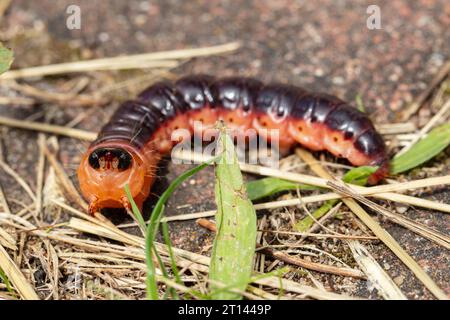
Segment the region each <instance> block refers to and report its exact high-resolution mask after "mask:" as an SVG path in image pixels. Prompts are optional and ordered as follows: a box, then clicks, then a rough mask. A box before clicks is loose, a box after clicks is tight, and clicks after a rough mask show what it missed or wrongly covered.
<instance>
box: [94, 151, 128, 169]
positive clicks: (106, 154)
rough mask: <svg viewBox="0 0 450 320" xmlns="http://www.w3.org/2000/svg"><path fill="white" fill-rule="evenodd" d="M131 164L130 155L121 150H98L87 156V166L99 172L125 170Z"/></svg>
mask: <svg viewBox="0 0 450 320" xmlns="http://www.w3.org/2000/svg"><path fill="white" fill-rule="evenodd" d="M131 162H132V157H131V155H130V154H129V153H128V152H127V151H126V150H124V149H121V148H98V149H95V150H94V151H92V152H91V154H90V155H89V165H90V166H91V167H92V168H94V169H100V170H111V169H113V170H119V171H122V170H126V169H128V168H129V167H130V165H131Z"/></svg>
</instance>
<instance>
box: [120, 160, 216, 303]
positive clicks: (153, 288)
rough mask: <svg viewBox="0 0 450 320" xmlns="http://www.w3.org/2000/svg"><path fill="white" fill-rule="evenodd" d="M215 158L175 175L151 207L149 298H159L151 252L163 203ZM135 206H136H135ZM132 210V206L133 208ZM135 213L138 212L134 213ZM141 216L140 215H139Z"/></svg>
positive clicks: (149, 228) (148, 270) (148, 245)
mask: <svg viewBox="0 0 450 320" xmlns="http://www.w3.org/2000/svg"><path fill="white" fill-rule="evenodd" d="M215 160H216V158H213V159H211V160H209V161H207V162H205V163H202V164H200V165H199V166H197V167H195V168H193V169H191V170H188V171H186V172H184V173H183V174H181V175H180V176H179V177H177V178H176V179H175V180H174V181H173V182H172V183H171V184H170V185H169V187H168V188H167V189H166V191H164V193H163V194H162V195H161V197H160V198H159V200H158V202H157V203H156V205H155V207H154V208H153V211H152V213H151V216H150V222H149V224H148V227H147V234H146V239H145V254H146V261H147V281H146V282H147V298H148V299H151V300H157V299H159V296H158V286H157V278H156V269H155V265H154V263H153V259H152V253H153V252H154V253H156V250H155V248H154V241H155V238H156V234H157V231H158V229H159V224H160V221H161V217H162V215H163V212H164V204H165V203H166V201H167V200H168V199H169V197H170V195H171V194H172V193H173V192H174V191H175V189H176V188H177V187H178V186H179V185H180V184H181V183H182V182H183V181H185V180H186V179H187V178H189V177H191V176H192V175H194V174H195V173H197V172H198V171H200V170H202V169H204V168H206V167H207V166H208V165H209V164H210V163H212V162H213V161H215ZM127 197H128V199H129V200H130V202H134V201H133V199H132V197H131V195H128V194H127ZM136 208H137V207H136ZM133 210H134V208H133ZM135 214H139V213H136V212H135ZM141 218H142V217H141Z"/></svg>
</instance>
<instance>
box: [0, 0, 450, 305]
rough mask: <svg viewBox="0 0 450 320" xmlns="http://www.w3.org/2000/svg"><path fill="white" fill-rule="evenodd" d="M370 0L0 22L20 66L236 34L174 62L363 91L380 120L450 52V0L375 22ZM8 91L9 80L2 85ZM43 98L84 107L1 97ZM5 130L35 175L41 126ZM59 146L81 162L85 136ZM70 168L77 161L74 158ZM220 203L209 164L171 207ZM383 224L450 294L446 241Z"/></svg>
mask: <svg viewBox="0 0 450 320" xmlns="http://www.w3.org/2000/svg"><path fill="white" fill-rule="evenodd" d="M373 3H374V2H373V1H370V2H365V1H333V0H321V1H288V0H285V1H269V0H267V1H256V0H255V1H203V2H202V1H174V0H168V1H135V0H131V1H100V0H89V1H77V0H70V1H58V2H56V1H50V0H42V1H39V2H37V1H21V0H18V1H14V3H13V4H12V5H11V8H9V10H8V11H7V12H6V14H5V16H4V17H3V19H2V20H1V22H0V27H1V28H2V29H1V30H3V31H4V33H3V37H4V38H6V40H9V41H8V43H9V44H10V46H12V47H13V48H14V50H15V52H16V60H15V65H14V66H15V67H23V66H31V65H40V64H48V63H56V62H60V61H67V60H69V59H70V60H76V59H80V58H94V57H106V56H115V55H118V54H132V53H142V52H150V51H160V50H171V49H180V48H186V47H199V46H208V45H213V44H219V43H225V42H229V41H235V40H239V41H241V43H242V48H241V49H240V50H239V51H237V52H236V53H234V54H231V55H225V56H221V57H209V58H202V59H195V60H193V61H190V62H189V63H187V64H185V65H183V66H182V67H181V68H178V69H176V71H175V73H176V74H177V75H182V74H187V73H191V72H195V73H200V72H205V73H210V74H214V75H217V76H225V75H237V74H239V75H248V76H256V77H258V78H260V79H263V80H266V81H275V80H277V81H283V82H289V83H292V84H296V85H301V86H304V87H306V88H308V89H311V90H315V91H324V92H328V93H332V94H335V95H337V96H340V97H342V98H344V99H346V100H348V101H354V100H355V97H356V96H357V95H358V94H359V95H361V97H362V99H363V101H364V103H365V105H366V107H367V110H368V112H369V113H370V114H371V117H372V119H373V120H374V122H376V123H387V122H394V121H395V120H396V119H397V118H398V114H399V112H400V111H401V110H403V109H404V108H405V107H406V106H407V105H408V104H409V103H411V102H412V101H413V99H414V98H415V97H417V95H418V94H420V92H422V91H423V90H424V89H425V88H426V87H427V85H428V84H429V82H430V81H431V80H432V78H433V75H434V74H436V73H437V72H438V70H439V69H440V68H441V67H442V66H443V64H444V63H445V62H446V61H447V60H448V59H449V57H450V33H449V32H448V29H449V27H450V3H449V2H448V1H445V0H441V1H433V0H423V1H398V0H392V1H377V3H376V4H377V5H379V7H380V8H381V24H382V29H380V30H369V29H368V28H367V27H366V19H367V14H366V8H367V6H368V5H370V4H373ZM69 4H78V5H79V6H80V7H81V10H82V26H81V30H72V31H71V30H68V29H67V28H66V27H65V19H66V17H67V15H66V14H65V10H66V7H67V6H68V5H69ZM30 29H35V30H38V31H37V33H38V34H39V35H36V39H40V40H39V41H27V38H26V37H25V39H24V38H23V37H20V36H17V35H18V34H20V33H21V32H23V31H24V30H30ZM5 30H7V32H6V31H5ZM42 34H45V35H46V36H45V37H43V36H42ZM74 48H75V49H74ZM45 49H47V50H48V51H45ZM43 52H44V53H46V52H48V53H49V54H42V53H43ZM0 93H5V92H4V91H2V89H0ZM116 105H117V104H114V103H113V104H112V105H111V107H108V108H106V110H99V111H96V112H95V113H94V115H93V116H92V117H89V119H87V120H85V121H83V122H82V123H81V124H80V125H79V126H78V127H79V128H82V129H87V130H96V129H97V128H98V127H99V125H101V124H103V123H104V122H105V121H106V120H107V118H106V117H107V115H108V114H110V113H111V111H112V110H113V109H114V107H115V106H116ZM41 107H44V108H47V109H46V110H47V111H48V110H51V112H52V113H51V114H47V116H46V117H47V118H46V120H47V121H51V122H53V123H56V124H64V123H67V122H68V121H69V120H70V119H72V118H73V117H74V116H75V115H76V114H77V112H79V111H80V110H78V109H70V110H67V109H61V108H51V107H48V106H45V105H44V106H41V105H37V106H33V107H25V106H14V107H0V112H1V113H2V114H4V115H8V116H15V117H21V118H23V117H24V116H26V115H32V114H35V113H36V112H37V111H39V110H40V108H41ZM434 112H435V111H434V110H432V109H430V108H423V109H422V110H421V111H420V113H419V115H418V116H415V117H414V118H412V121H414V122H415V123H416V124H417V125H419V126H420V125H423V124H424V123H426V121H427V119H429V117H430V115H431V114H433V113H434ZM3 130H4V133H5V134H4V135H3V144H4V147H5V155H6V159H7V161H8V162H9V163H10V164H11V166H12V167H13V168H14V169H15V170H17V172H18V173H19V174H21V175H22V176H25V177H28V178H29V179H28V180H29V182H30V184H31V185H34V184H35V182H34V181H35V179H34V176H35V171H34V170H35V161H36V160H35V159H36V153H37V146H36V142H35V141H36V135H35V133H32V132H25V131H21V130H12V129H3ZM18 142H19V143H18ZM60 146H61V157H62V160H63V162H65V163H66V164H69V163H72V164H73V165H75V164H76V159H77V157H76V156H74V155H77V154H79V149H80V148H81V149H82V148H84V147H85V145H83V144H80V143H78V142H77V143H74V141H73V140H71V139H67V138H62V139H60ZM447 154H448V150H447ZM440 161H441V162H442V163H444V165H441V166H439V168H440V169H439V170H440V171H441V172H431V173H423V174H422V176H421V175H420V174H419V176H420V177H423V176H432V175H438V174H439V175H442V174H448V173H450V169H449V168H450V166H449V165H448V159H447V157H446V156H445V155H444V157H442V159H440ZM445 162H446V163H445ZM430 166H432V165H430ZM185 169H186V166H175V165H172V164H169V165H168V166H166V168H164V169H162V172H161V174H165V176H164V177H163V178H161V179H159V180H158V183H157V185H156V186H155V189H154V191H155V193H156V194H158V193H159V192H161V190H163V189H164V188H165V187H166V186H167V185H168V182H169V181H171V180H172V179H173V178H174V177H175V176H177V175H178V174H179V173H181V172H183V170H185ZM68 170H69V171H70V170H71V172H72V173H74V169H73V168H71V169H70V168H69V169H68ZM164 171H167V172H164ZM0 182H1V183H2V185H3V186H10V188H8V189H7V190H6V193H7V196H8V197H16V198H17V197H18V198H19V199H20V198H21V196H20V192H21V191H20V188H19V187H18V186H17V185H16V183H15V182H14V180H12V179H11V178H9V177H8V176H4V175H2V176H0ZM421 197H424V198H428V199H433V200H440V201H443V202H445V203H449V202H450V189H448V187H442V188H439V189H437V190H432V191H430V190H426V191H424V192H423V193H422V194H421ZM150 203H151V201H150ZM212 208H214V194H213V171H212V170H209V169H208V170H206V171H204V172H202V173H201V174H199V175H197V176H196V177H195V179H192V180H189V181H188V182H187V183H186V184H185V185H183V186H182V188H180V189H178V190H177V191H176V192H175V194H174V196H173V197H172V198H171V200H170V202H169V204H168V207H167V214H168V215H173V214H180V213H182V212H197V211H203V210H205V209H212ZM405 214H406V215H407V216H408V217H410V218H413V219H415V220H416V221H420V222H422V223H425V224H426V225H428V226H430V227H433V228H436V229H438V230H440V231H441V232H445V233H448V230H449V226H450V225H449V219H448V216H445V215H443V214H440V213H437V212H432V211H425V210H412V209H410V210H408V211H407V212H406V213H405ZM382 225H383V227H385V228H386V229H387V230H388V231H389V232H390V233H391V234H392V235H393V236H394V237H395V238H396V239H397V241H398V242H399V243H400V244H402V246H403V247H404V248H405V249H406V250H407V251H408V253H410V254H411V255H412V256H413V257H414V258H415V259H416V260H417V261H418V262H419V264H420V265H421V266H422V267H423V268H424V269H425V270H426V271H427V272H428V273H429V274H430V276H431V277H432V278H433V279H434V280H435V281H436V282H437V284H438V285H439V286H440V287H441V288H443V289H444V291H445V292H446V293H447V294H450V272H449V270H448V266H449V256H448V251H445V249H443V248H441V247H438V246H437V245H435V244H433V243H431V242H429V241H427V240H424V239H422V238H420V237H418V236H416V235H414V234H412V233H410V232H407V231H405V229H403V228H402V227H399V226H396V225H393V224H391V223H388V222H385V221H382ZM171 234H172V238H173V242H174V245H175V246H179V247H183V248H186V249H189V250H192V251H196V252H199V251H201V250H202V249H203V248H205V247H207V246H208V245H210V244H211V242H212V238H211V235H210V232H209V231H205V230H204V229H202V228H200V227H198V226H196V225H195V223H194V222H183V223H181V222H180V223H174V224H172V225H171ZM370 251H371V252H372V253H373V254H374V256H375V257H376V258H377V260H378V261H379V262H380V264H381V265H382V266H383V267H384V268H385V269H386V270H387V272H388V274H389V275H390V276H391V277H392V278H394V279H395V281H396V282H397V283H398V284H399V285H400V287H401V289H402V291H403V292H404V293H405V294H406V295H407V296H408V297H409V298H414V299H430V298H432V295H431V294H430V293H429V292H428V291H427V290H426V289H424V288H423V286H422V285H421V284H420V283H419V282H418V281H417V280H416V279H415V277H414V276H413V275H412V274H411V273H410V272H409V271H408V269H407V268H406V267H404V266H403V265H402V263H401V262H399V260H398V259H397V258H396V257H395V256H394V255H393V254H392V253H391V252H390V251H389V250H388V249H387V248H386V247H385V246H384V245H382V244H376V243H375V244H373V245H371V246H370ZM314 274H315V273H314ZM315 275H317V276H319V275H318V274H315ZM337 278H339V277H337V276H326V277H322V278H320V279H321V280H322V281H323V283H324V284H325V285H326V287H331V288H335V287H334V286H335V283H336V282H338V283H339V286H340V288H341V289H339V290H340V291H345V288H344V289H342V288H343V287H345V286H346V285H347V286H349V287H351V286H356V287H355V288H356V289H354V290H351V292H352V293H355V294H358V295H360V296H366V297H370V298H377V295H376V293H374V292H373V291H372V290H370V286H367V284H366V283H365V282H363V281H353V280H345V281H341V280H337ZM352 281H353V282H352ZM335 289H336V288H335ZM339 290H338V291H339Z"/></svg>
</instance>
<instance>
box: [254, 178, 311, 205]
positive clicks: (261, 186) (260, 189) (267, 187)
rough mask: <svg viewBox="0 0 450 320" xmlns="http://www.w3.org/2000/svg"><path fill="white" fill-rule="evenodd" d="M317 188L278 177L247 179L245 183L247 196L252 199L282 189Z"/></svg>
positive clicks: (272, 193)
mask: <svg viewBox="0 0 450 320" xmlns="http://www.w3.org/2000/svg"><path fill="white" fill-rule="evenodd" d="M297 188H298V189H300V190H319V189H320V188H318V187H315V186H310V185H307V184H299V183H295V182H292V181H288V180H283V179H280V178H274V177H268V178H263V179H258V180H254V181H249V182H247V183H246V189H247V195H248V198H249V199H250V200H252V201H255V200H259V199H262V198H265V197H268V196H271V195H274V194H277V193H279V192H282V191H289V190H297Z"/></svg>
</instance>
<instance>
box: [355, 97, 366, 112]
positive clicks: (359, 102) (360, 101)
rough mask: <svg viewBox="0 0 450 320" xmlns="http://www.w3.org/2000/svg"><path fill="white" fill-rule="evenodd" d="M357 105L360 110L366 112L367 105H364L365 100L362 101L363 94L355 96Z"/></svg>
mask: <svg viewBox="0 0 450 320" xmlns="http://www.w3.org/2000/svg"><path fill="white" fill-rule="evenodd" d="M355 102H356V106H357V108H358V110H359V111H361V112H364V113H366V107H365V106H364V102H363V101H362V98H361V94H360V93H358V94H357V95H356V97H355Z"/></svg>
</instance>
